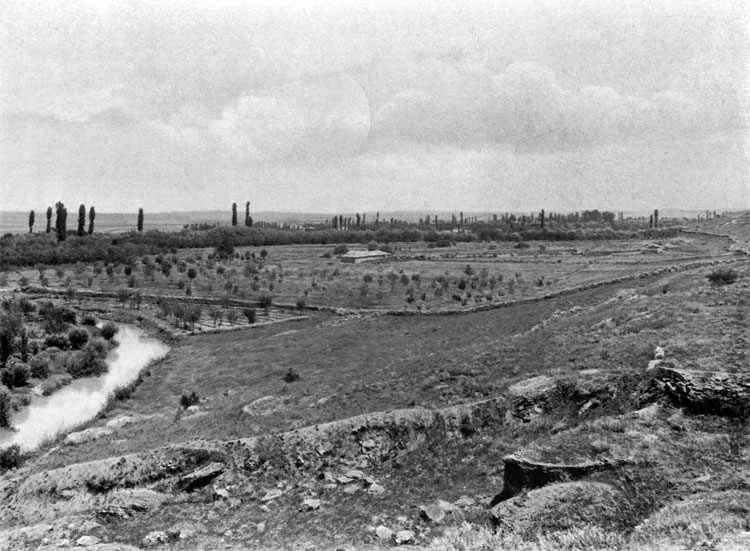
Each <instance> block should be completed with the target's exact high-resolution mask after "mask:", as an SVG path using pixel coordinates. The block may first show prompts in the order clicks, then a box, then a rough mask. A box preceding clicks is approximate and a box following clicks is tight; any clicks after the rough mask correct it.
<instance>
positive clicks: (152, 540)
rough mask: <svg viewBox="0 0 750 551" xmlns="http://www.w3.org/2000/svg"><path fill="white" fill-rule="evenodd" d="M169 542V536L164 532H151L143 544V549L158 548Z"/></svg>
mask: <svg viewBox="0 0 750 551" xmlns="http://www.w3.org/2000/svg"><path fill="white" fill-rule="evenodd" d="M168 542H169V535H168V534H167V533H166V532H164V531H163V530H156V531H154V532H149V533H148V534H146V536H145V537H144V538H143V541H142V542H141V543H142V544H143V547H158V546H159V545H162V544H164V543H168Z"/></svg>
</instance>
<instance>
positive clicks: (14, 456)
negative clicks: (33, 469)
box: [0, 425, 23, 471]
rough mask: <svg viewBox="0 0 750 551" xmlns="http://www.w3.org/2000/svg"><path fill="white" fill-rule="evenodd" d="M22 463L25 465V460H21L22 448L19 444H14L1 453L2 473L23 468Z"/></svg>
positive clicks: (0, 469)
mask: <svg viewBox="0 0 750 551" xmlns="http://www.w3.org/2000/svg"><path fill="white" fill-rule="evenodd" d="M0 426H2V425H0ZM21 463H23V459H22V458H21V447H20V446H19V445H18V444H13V445H12V446H8V447H7V448H5V449H4V450H3V451H0V471H8V470H10V469H17V468H18V467H20V466H21Z"/></svg>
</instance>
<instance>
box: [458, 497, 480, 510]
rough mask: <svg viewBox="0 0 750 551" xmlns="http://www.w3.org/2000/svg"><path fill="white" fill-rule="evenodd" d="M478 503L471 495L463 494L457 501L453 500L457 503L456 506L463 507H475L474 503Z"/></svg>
mask: <svg viewBox="0 0 750 551" xmlns="http://www.w3.org/2000/svg"><path fill="white" fill-rule="evenodd" d="M476 504H477V502H476V500H475V499H474V498H471V497H469V496H461V497H459V498H458V499H457V500H456V501H454V502H453V505H455V506H456V507H462V508H465V507H474V505H476Z"/></svg>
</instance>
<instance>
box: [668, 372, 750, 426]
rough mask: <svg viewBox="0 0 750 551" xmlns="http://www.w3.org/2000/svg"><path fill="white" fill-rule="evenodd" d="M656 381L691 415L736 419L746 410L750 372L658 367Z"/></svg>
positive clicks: (748, 398) (747, 406) (749, 393)
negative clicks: (714, 415) (692, 413)
mask: <svg viewBox="0 0 750 551" xmlns="http://www.w3.org/2000/svg"><path fill="white" fill-rule="evenodd" d="M656 378H657V380H659V381H660V383H661V384H662V385H663V388H664V390H665V392H666V393H667V395H668V396H669V397H670V399H671V400H672V402H673V403H675V404H676V405H678V406H680V407H684V408H686V409H688V410H690V411H692V412H694V413H713V414H719V415H727V416H732V417H739V416H742V415H746V414H747V412H748V411H750V373H728V372H725V371H692V370H687V369H677V368H673V367H662V366H660V367H659V369H658V371H657V373H656Z"/></svg>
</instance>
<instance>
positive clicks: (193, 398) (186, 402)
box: [180, 390, 201, 409]
mask: <svg viewBox="0 0 750 551" xmlns="http://www.w3.org/2000/svg"><path fill="white" fill-rule="evenodd" d="M200 401H201V399H200V397H199V396H198V395H197V394H196V393H195V391H194V390H192V391H190V392H187V391H185V392H183V393H182V396H180V406H182V409H187V408H189V407H190V406H194V405H196V404H198V403H200Z"/></svg>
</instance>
